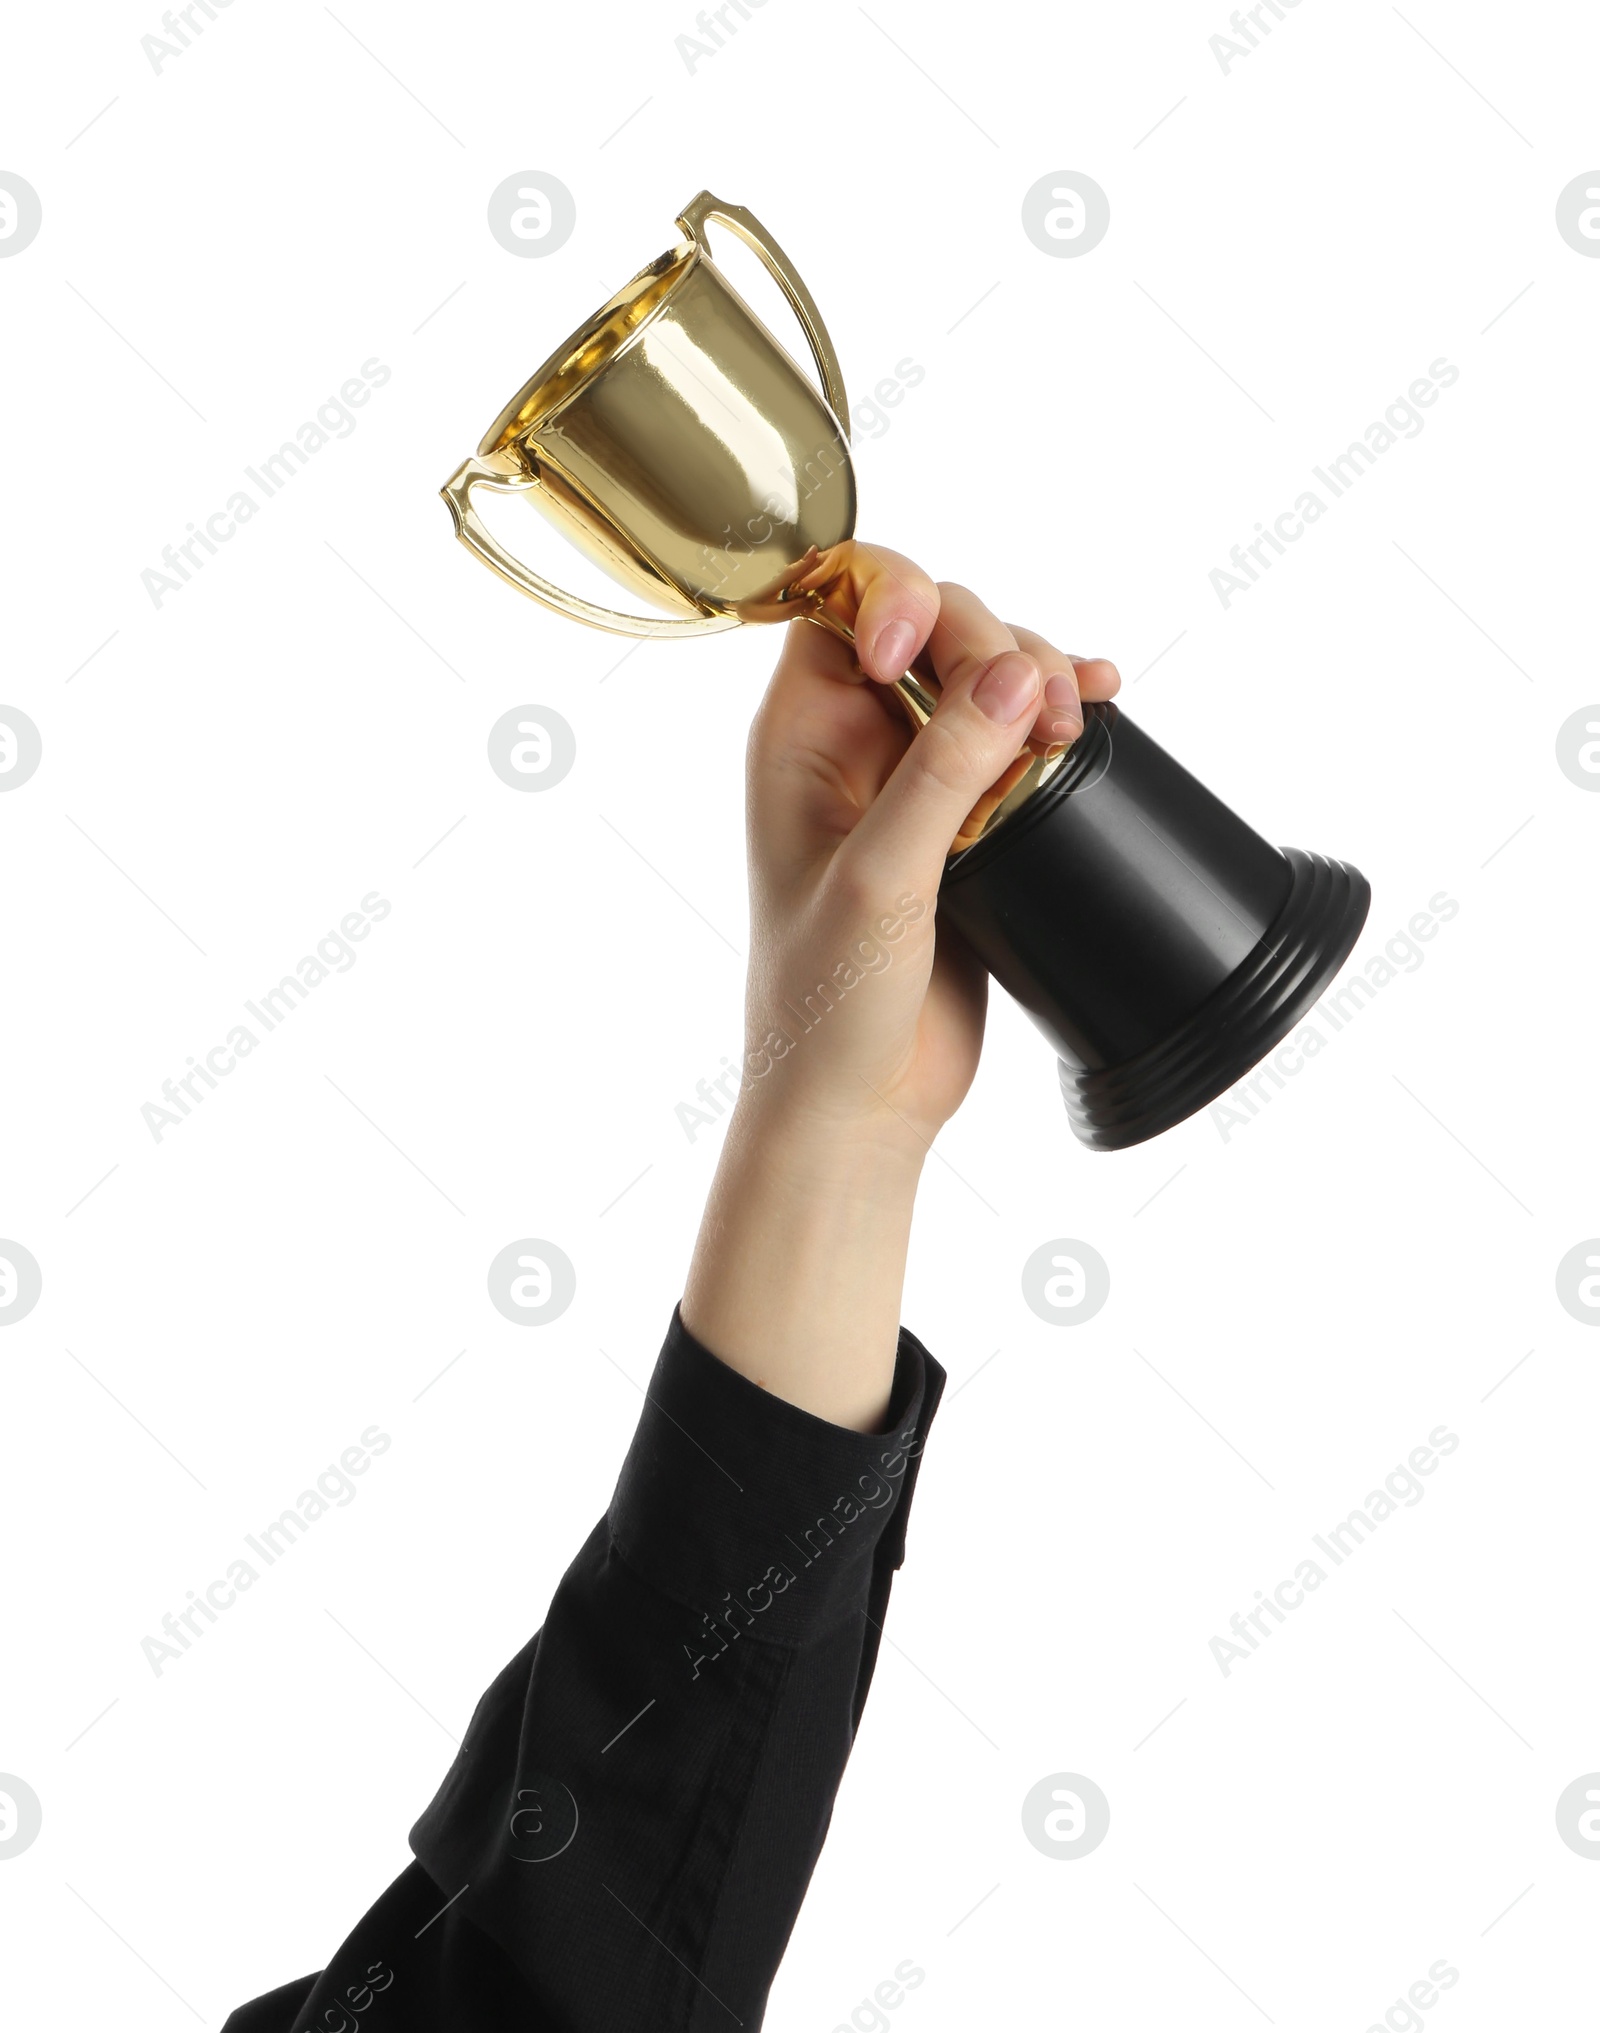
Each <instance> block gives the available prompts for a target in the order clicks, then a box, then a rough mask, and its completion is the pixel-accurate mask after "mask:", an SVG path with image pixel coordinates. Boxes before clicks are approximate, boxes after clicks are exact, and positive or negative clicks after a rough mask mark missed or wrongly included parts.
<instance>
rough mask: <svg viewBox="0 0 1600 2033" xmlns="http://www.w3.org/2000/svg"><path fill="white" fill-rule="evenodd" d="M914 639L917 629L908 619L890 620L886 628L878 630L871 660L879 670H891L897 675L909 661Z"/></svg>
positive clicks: (915, 638) (914, 642)
mask: <svg viewBox="0 0 1600 2033" xmlns="http://www.w3.org/2000/svg"><path fill="white" fill-rule="evenodd" d="M916 640H917V631H916V630H915V629H914V628H913V627H912V625H911V623H910V622H909V621H891V622H890V623H889V626H888V627H887V628H882V629H879V631H878V640H877V644H876V646H875V647H874V649H873V652H872V660H873V662H874V663H875V664H876V665H877V667H878V669H879V670H880V671H892V672H893V673H894V675H895V676H896V677H899V676H900V675H901V674H902V673H903V672H904V670H905V667H906V665H907V664H908V663H910V661H911V652H912V649H913V648H914V647H915V644H916Z"/></svg>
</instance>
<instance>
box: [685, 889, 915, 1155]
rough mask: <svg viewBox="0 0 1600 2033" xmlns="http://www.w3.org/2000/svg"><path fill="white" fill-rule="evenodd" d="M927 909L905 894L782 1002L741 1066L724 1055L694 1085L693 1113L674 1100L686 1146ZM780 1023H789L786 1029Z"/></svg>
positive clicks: (883, 958)
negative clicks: (820, 974)
mask: <svg viewBox="0 0 1600 2033" xmlns="http://www.w3.org/2000/svg"><path fill="white" fill-rule="evenodd" d="M927 909H928V906H927V905H926V904H925V903H924V902H923V900H922V898H921V897H919V896H918V895H917V894H916V893H915V891H912V890H908V891H907V892H906V894H905V895H904V896H903V897H901V898H899V899H898V901H897V902H896V904H895V907H894V909H893V910H892V911H885V912H884V913H883V915H882V916H881V917H879V918H877V919H876V920H874V924H873V930H872V934H871V935H870V936H869V937H866V938H862V939H858V940H857V941H856V942H855V944H854V946H852V947H851V949H850V952H849V954H848V956H847V957H846V958H845V959H843V960H841V961H840V962H839V963H838V965H837V966H836V967H834V968H833V969H832V970H831V972H829V973H828V975H827V976H826V978H825V979H823V980H821V981H819V982H818V983H817V985H816V987H815V988H814V989H812V991H811V992H810V994H809V995H805V996H802V997H801V998H800V1001H799V1003H798V1004H796V1002H795V1001H794V999H793V998H792V997H791V998H790V999H789V1000H787V1001H786V1002H785V1003H784V1005H783V1009H782V1011H781V1012H780V1015H779V1019H778V1021H777V1022H776V1023H774V1024H773V1026H772V1027H771V1029H769V1030H768V1032H767V1034H766V1036H765V1038H763V1039H762V1041H761V1043H760V1044H759V1045H752V1046H751V1048H750V1049H749V1050H748V1051H747V1052H746V1053H745V1055H744V1065H743V1067H739V1066H735V1065H734V1063H733V1061H732V1060H731V1059H730V1058H729V1057H728V1056H727V1054H726V1053H724V1054H723V1059H722V1064H723V1071H722V1072H720V1073H717V1074H715V1075H713V1077H712V1078H711V1079H710V1080H702V1081H700V1082H699V1084H698V1085H697V1086H696V1088H695V1090H694V1091H695V1093H696V1095H697V1096H698V1097H699V1099H700V1101H701V1103H702V1104H703V1106H701V1107H699V1108H697V1107H696V1106H695V1104H694V1103H693V1102H692V1101H680V1102H679V1103H678V1105H677V1107H676V1108H675V1109H674V1110H673V1111H672V1112H673V1114H674V1115H675V1116H676V1117H677V1119H678V1126H679V1127H680V1128H681V1129H682V1131H683V1133H684V1135H685V1136H686V1137H687V1138H688V1139H689V1141H690V1143H693V1142H694V1140H695V1138H696V1137H697V1136H698V1135H699V1134H700V1132H701V1130H703V1129H707V1128H709V1127H710V1125H711V1124H712V1123H714V1122H716V1121H718V1120H719V1118H720V1117H721V1116H722V1114H723V1111H724V1109H725V1107H727V1106H730V1105H731V1104H732V1103H733V1102H734V1101H736V1100H737V1099H738V1098H739V1096H740V1095H741V1094H748V1093H749V1092H750V1090H751V1088H752V1087H753V1086H754V1085H755V1083H756V1082H757V1081H758V1080H764V1079H765V1078H766V1076H767V1075H768V1074H769V1073H770V1072H771V1071H772V1069H773V1067H774V1066H776V1065H777V1063H778V1061H779V1060H780V1059H786V1058H788V1056H789V1054H790V1053H791V1052H792V1051H793V1050H794V1048H795V1046H796V1044H797V1043H798V1041H799V1040H800V1039H801V1038H804V1037H805V1036H807V1034H808V1033H809V1032H811V1031H814V1030H815V1029H816V1028H817V1026H818V1025H819V1024H820V1023H821V1022H822V1020H823V1018H824V1017H825V1016H827V1015H828V1014H829V1013H830V1012H831V1011H832V1010H834V1009H836V1008H837V1007H838V1005H839V1002H840V1001H841V1000H842V999H843V998H844V997H845V996H846V995H848V994H849V992H850V991H851V989H853V988H858V987H859V986H860V985H861V983H862V982H863V981H865V980H867V979H868V977H869V976H871V975H874V974H881V973H882V972H883V971H884V969H885V968H886V967H887V966H888V965H889V963H890V962H891V961H892V960H893V958H894V955H893V953H891V952H890V951H889V946H890V945H892V944H893V943H894V942H895V941H897V940H898V939H900V938H902V937H903V936H904V935H905V929H906V927H907V925H914V924H916V922H917V920H918V919H919V918H922V917H925V916H926V915H927ZM786 1019H792V1022H789V1023H788V1027H787V1028H785V1020H786Z"/></svg>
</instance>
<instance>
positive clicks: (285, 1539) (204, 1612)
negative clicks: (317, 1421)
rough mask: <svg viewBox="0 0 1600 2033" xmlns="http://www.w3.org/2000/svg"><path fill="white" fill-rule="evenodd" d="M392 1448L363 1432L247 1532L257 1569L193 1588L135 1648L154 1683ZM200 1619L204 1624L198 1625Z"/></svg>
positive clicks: (246, 1566) (240, 1564) (352, 1495)
mask: <svg viewBox="0 0 1600 2033" xmlns="http://www.w3.org/2000/svg"><path fill="white" fill-rule="evenodd" d="M393 1445H394V1443H393V1441H392V1440H391V1439H390V1438H389V1436H388V1434H387V1433H385V1432H384V1431H383V1430H382V1429H381V1428H380V1427H378V1426H377V1425H372V1426H366V1427H364V1428H363V1429H362V1432H361V1435H360V1444H359V1445H356V1446H350V1447H347V1448H346V1449H345V1450H344V1452H343V1453H342V1454H341V1455H340V1456H339V1459H338V1462H337V1464H335V1463H334V1462H331V1461H330V1462H329V1463H328V1465H327V1467H326V1468H325V1469H324V1470H323V1471H322V1473H321V1474H320V1475H319V1476H318V1477H317V1482H316V1487H315V1488H314V1489H305V1490H302V1491H301V1492H300V1494H299V1496H298V1497H296V1499H295V1503H294V1508H293V1509H292V1510H287V1511H283V1512H281V1513H280V1514H279V1515H278V1516H277V1517H276V1518H274V1519H273V1521H272V1523H271V1524H270V1525H263V1526H262V1528H261V1530H260V1531H259V1532H246V1533H245V1535H244V1543H245V1544H246V1546H248V1547H249V1549H250V1551H251V1552H252V1553H253V1554H254V1555H255V1557H256V1559H257V1560H259V1561H260V1562H261V1566H260V1567H256V1566H254V1565H252V1563H251V1562H250V1561H249V1560H246V1559H245V1558H244V1557H243V1555H242V1554H241V1555H240V1556H239V1557H238V1558H237V1559H235V1560H234V1561H233V1562H232V1563H231V1564H230V1565H229V1568H228V1571H227V1573H226V1574H225V1575H219V1576H218V1578H217V1579H216V1580H215V1581H212V1582H209V1583H208V1584H207V1586H206V1588H205V1590H204V1591H203V1592H201V1591H198V1590H196V1589H193V1588H191V1589H190V1590H189V1600H188V1602H187V1604H186V1605H185V1606H184V1608H182V1609H180V1610H178V1611H177V1612H176V1613H175V1614H174V1612H173V1611H171V1610H169V1611H168V1612H167V1614H166V1615H165V1616H164V1617H163V1618H162V1619H161V1630H162V1633H163V1635H162V1636H161V1637H159V1638H150V1637H147V1638H141V1639H140V1641H139V1649H140V1651H141V1652H143V1654H144V1656H145V1658H146V1659H147V1660H148V1662H149V1665H150V1670H151V1672H152V1673H154V1675H155V1676H156V1678H157V1679H158V1680H159V1679H160V1678H161V1675H162V1672H163V1670H164V1669H165V1668H166V1667H167V1665H168V1664H170V1662H171V1661H172V1660H174V1659H181V1658H182V1657H183V1655H184V1653H185V1652H187V1651H188V1650H189V1649H190V1647H191V1646H192V1645H193V1643H194V1641H195V1640H196V1639H198V1638H203V1637H204V1636H205V1634H206V1625H208V1624H214V1623H217V1622H219V1621H220V1620H221V1619H220V1612H221V1611H223V1610H226V1609H232V1607H233V1605H234V1604H235V1603H236V1602H237V1601H238V1600H239V1597H240V1596H241V1595H243V1594H244V1592H245V1591H246V1590H247V1589H250V1588H253V1587H254V1586H255V1584H256V1583H257V1582H258V1581H259V1580H260V1579H261V1574H262V1570H263V1569H264V1568H268V1567H275V1566H276V1565H277V1563H278V1562H279V1561H280V1560H281V1559H282V1558H283V1556H284V1554H285V1553H287V1552H288V1551H289V1549H290V1547H291V1546H293V1545H294V1544H295V1543H296V1541H297V1540H299V1539H300V1538H302V1537H303V1536H304V1535H305V1533H306V1532H308V1531H309V1530H310V1529H311V1527H312V1526H313V1525H314V1524H316V1522H317V1521H318V1519H319V1518H324V1517H326V1516H327V1514H328V1509H329V1506H330V1505H332V1506H336V1507H337V1508H338V1509H339V1510H344V1509H346V1508H347V1507H348V1506H349V1505H350V1504H353V1503H354V1502H355V1500H356V1498H357V1496H358V1495H359V1494H360V1492H359V1491H358V1490H357V1488H356V1486H355V1483H354V1482H353V1481H352V1480H351V1478H352V1477H353V1476H358V1475H365V1474H366V1472H367V1470H368V1469H369V1468H370V1467H371V1466H372V1464H373V1462H374V1461H375V1460H376V1459H377V1457H378V1456H379V1455H380V1454H387V1453H388V1451H389V1449H390V1448H391V1447H392V1446H393ZM330 1485H331V1487H330ZM202 1617H203V1618H204V1619H205V1622H204V1623H200V1622H197V1621H196V1619H197V1618H202Z"/></svg>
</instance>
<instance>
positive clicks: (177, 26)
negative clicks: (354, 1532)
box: [139, 0, 233, 78]
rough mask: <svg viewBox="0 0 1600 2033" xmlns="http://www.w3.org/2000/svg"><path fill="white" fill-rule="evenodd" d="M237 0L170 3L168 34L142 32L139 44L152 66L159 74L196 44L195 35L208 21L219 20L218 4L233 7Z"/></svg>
mask: <svg viewBox="0 0 1600 2033" xmlns="http://www.w3.org/2000/svg"><path fill="white" fill-rule="evenodd" d="M232 5H233V0H215V5H213V4H212V0H196V5H194V6H192V7H179V8H171V7H169V8H168V9H167V11H166V13H165V14H163V15H162V17H161V26H162V28H163V29H164V30H165V31H166V33H165V34H164V35H141V36H140V38H139V47H140V48H141V49H142V50H143V51H144V53H145V55H146V56H147V57H148V58H149V59H150V68H151V70H153V71H154V72H155V74H156V76H157V77H158V78H159V77H160V75H161V73H162V69H163V67H164V66H165V65H167V64H169V63H171V61H172V59H173V58H174V57H178V56H182V55H183V53H184V51H185V50H186V49H189V48H192V47H193V44H194V41H195V38H196V37H197V36H201V35H204V34H205V26H206V22H207V21H215V20H216V18H217V8H218V7H231V6H232Z"/></svg>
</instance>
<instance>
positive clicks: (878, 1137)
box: [719, 1095, 929, 1207]
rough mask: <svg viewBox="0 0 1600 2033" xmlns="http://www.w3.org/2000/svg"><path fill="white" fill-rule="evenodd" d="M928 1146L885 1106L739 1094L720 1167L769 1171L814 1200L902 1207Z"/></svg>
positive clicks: (914, 1184) (910, 1197) (912, 1192)
mask: <svg viewBox="0 0 1600 2033" xmlns="http://www.w3.org/2000/svg"><path fill="white" fill-rule="evenodd" d="M928 1148H929V1146H928V1144H927V1142H926V1141H925V1140H924V1138H923V1137H922V1136H921V1135H920V1133H919V1132H918V1131H917V1130H915V1129H914V1128H913V1127H912V1125H911V1124H910V1123H908V1122H907V1121H905V1119H904V1118H903V1117H900V1116H897V1115H896V1114H895V1113H894V1111H893V1110H892V1109H890V1108H888V1107H884V1108H882V1109H874V1111H873V1112H872V1113H870V1114H868V1113H866V1112H863V1113H861V1114H855V1115H843V1114H839V1115H832V1114H824V1113H821V1112H819V1111H816V1110H813V1109H809V1108H807V1107H805V1106H803V1105H797V1104H795V1103H792V1102H788V1101H781V1102H776V1103H775V1102H773V1101H769V1100H767V1099H765V1098H761V1099H757V1098H756V1097H754V1096H751V1095H745V1096H742V1097H741V1098H740V1100H739V1101H738V1103H737V1104H736V1105H735V1108H734V1111H733V1114H732V1116H731V1118H730V1120H729V1123H728V1134H727V1138H726V1141H725V1142H724V1145H723V1157H722V1162H721V1165H720V1166H719V1169H720V1170H729V1169H738V1170H739V1171H741V1172H751V1171H757V1172H762V1173H770V1174H771V1175H772V1177H773V1179H774V1181H775V1182H778V1183H780V1184H781V1185H783V1186H784V1187H786V1188H788V1189H789V1190H792V1191H794V1192H795V1193H796V1194H798V1195H801V1196H803V1197H804V1198H806V1199H808V1200H814V1201H817V1202H819V1203H825V1202H826V1201H829V1200H831V1201H834V1202H835V1203H837V1202H838V1201H839V1200H850V1201H862V1202H868V1203H871V1204H875V1205H878V1206H885V1205H891V1206H892V1205H898V1204H899V1203H902V1202H903V1203H904V1204H905V1205H906V1206H907V1207H909V1205H910V1203H911V1201H912V1200H914V1199H915V1197H916V1191H917V1184H918V1181H919V1180H920V1179H921V1176H922V1168H923V1165H924V1164H925V1162H926V1161H927V1156H928Z"/></svg>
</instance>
